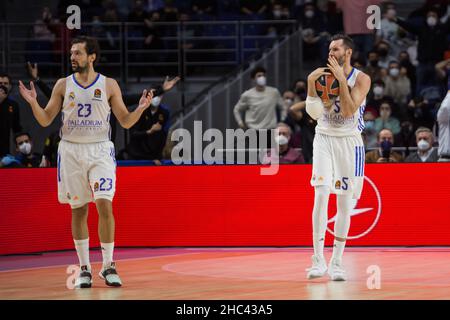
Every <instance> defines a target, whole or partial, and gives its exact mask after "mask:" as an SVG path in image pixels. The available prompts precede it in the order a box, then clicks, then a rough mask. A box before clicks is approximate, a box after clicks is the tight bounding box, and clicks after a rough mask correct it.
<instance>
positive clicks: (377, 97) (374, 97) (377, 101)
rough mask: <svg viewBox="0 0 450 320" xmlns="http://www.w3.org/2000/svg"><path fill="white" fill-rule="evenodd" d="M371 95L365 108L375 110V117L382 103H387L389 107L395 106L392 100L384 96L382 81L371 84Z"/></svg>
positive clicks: (384, 90)
mask: <svg viewBox="0 0 450 320" xmlns="http://www.w3.org/2000/svg"><path fill="white" fill-rule="evenodd" d="M371 93H372V94H371V95H370V98H369V100H368V101H367V107H370V108H373V109H375V110H376V114H377V115H378V113H379V111H380V106H381V104H382V103H383V102H389V104H390V105H391V106H394V105H395V103H394V99H392V97H390V96H388V95H386V89H385V84H384V81H383V80H377V81H375V82H374V83H373V87H372V91H371ZM394 108H395V106H394Z"/></svg>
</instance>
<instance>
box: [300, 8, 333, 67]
mask: <svg viewBox="0 0 450 320" xmlns="http://www.w3.org/2000/svg"><path fill="white" fill-rule="evenodd" d="M298 20H299V22H300V24H301V27H302V29H303V58H304V60H316V59H318V58H319V59H321V60H325V59H326V58H327V57H328V43H329V41H328V38H329V36H330V34H329V33H328V32H327V31H326V22H325V19H324V17H323V15H322V13H321V12H320V11H319V10H318V9H317V8H316V6H315V5H314V4H312V3H306V4H305V6H304V8H303V11H302V13H301V14H300V16H299V17H298Z"/></svg>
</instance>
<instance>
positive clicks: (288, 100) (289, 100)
mask: <svg viewBox="0 0 450 320" xmlns="http://www.w3.org/2000/svg"><path fill="white" fill-rule="evenodd" d="M284 103H285V104H286V105H287V106H288V107H290V106H292V103H294V101H293V100H292V99H284Z"/></svg>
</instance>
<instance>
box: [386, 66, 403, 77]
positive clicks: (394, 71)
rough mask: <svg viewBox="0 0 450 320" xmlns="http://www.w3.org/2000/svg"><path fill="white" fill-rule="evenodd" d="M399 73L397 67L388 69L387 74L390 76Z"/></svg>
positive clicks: (395, 75)
mask: <svg viewBox="0 0 450 320" xmlns="http://www.w3.org/2000/svg"><path fill="white" fill-rule="evenodd" d="M399 73H400V70H398V69H397V68H392V69H390V70H389V74H390V75H391V76H392V77H397V76H398V75H399Z"/></svg>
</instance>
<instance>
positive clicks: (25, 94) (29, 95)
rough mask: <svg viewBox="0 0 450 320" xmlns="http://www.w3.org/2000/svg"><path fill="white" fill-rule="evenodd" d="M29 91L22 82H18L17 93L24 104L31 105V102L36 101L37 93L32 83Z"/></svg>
mask: <svg viewBox="0 0 450 320" xmlns="http://www.w3.org/2000/svg"><path fill="white" fill-rule="evenodd" d="M30 87H31V90H29V89H28V88H27V87H25V85H24V84H23V83H22V81H20V80H19V92H20V95H21V96H22V98H24V99H25V101H26V102H28V103H29V104H32V103H33V102H35V101H37V93H36V89H35V88H34V83H33V81H31V82H30Z"/></svg>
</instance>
